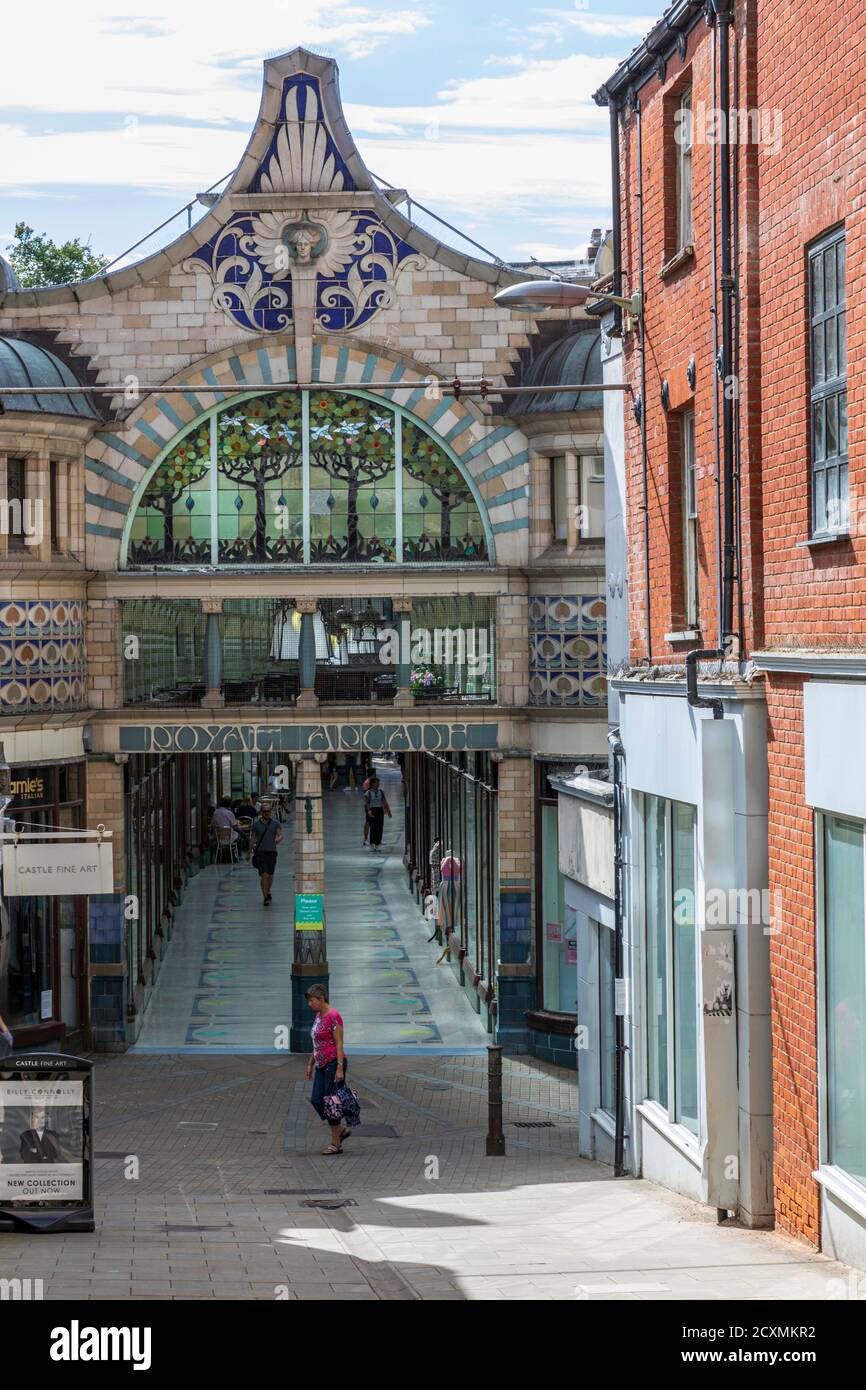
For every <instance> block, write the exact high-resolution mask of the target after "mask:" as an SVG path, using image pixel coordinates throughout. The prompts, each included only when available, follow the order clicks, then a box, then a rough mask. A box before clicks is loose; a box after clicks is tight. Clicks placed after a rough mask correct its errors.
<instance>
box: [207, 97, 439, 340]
mask: <svg viewBox="0 0 866 1390" xmlns="http://www.w3.org/2000/svg"><path fill="white" fill-rule="evenodd" d="M354 189H355V185H354V183H353V181H352V178H351V175H350V173H349V169H348V166H347V164H346V162H345V161H344V159H343V158H342V156H341V154H340V151H339V149H338V148H337V144H336V141H335V140H334V137H333V133H332V132H331V130H330V129H329V128H328V124H327V121H326V119H325V111H324V104H323V101H322V93H321V90H320V86H319V79H318V77H313V76H311V75H310V74H309V73H296V74H295V75H293V76H292V77H287V78H286V79H285V80H284V82H283V91H282V96H281V105H280V117H279V120H278V121H277V124H276V127H275V133H274V136H273V138H272V140H271V143H270V145H269V147H268V150H267V152H266V154H265V156H264V158H263V160H262V163H261V166H260V167H259V170H258V172H257V174H256V175H255V177H254V179H253V182H252V186H251V189H250V192H251V194H253V195H254V196H255V198H256V200H257V207H254V208H250V209H248V210H244V209H243V208H242V207H241V208H240V209H239V210H238V212H237V213H236V215H235V216H234V217H232V218H231V220H230V221H229V222H227V223H226V224H225V226H223V227H221V228H220V230H219V231H218V232H217V233H216V234H215V235H214V236H212V237H211V239H210V241H208V242H207V243H206V244H205V245H204V246H202V247H200V248H199V250H197V251H195V252H194V253H193V255H192V257H191V258H190V260H189V262H188V263H187V266H188V268H189V269H193V270H199V271H200V270H201V269H202V268H204V269H205V270H206V271H207V273H208V275H209V276H210V279H211V282H212V285H213V295H212V303H213V304H214V307H215V308H217V309H222V310H223V312H224V313H226V314H227V315H228V316H229V317H230V318H231V319H233V320H234V322H235V323H236V324H237V325H238V327H240V328H243V329H246V330H247V331H248V332H251V333H282V332H284V331H285V330H286V329H287V328H288V327H289V325H290V324H291V322H292V319H293V315H294V304H295V302H296V300H297V298H298V294H299V293H300V294H301V295H302V296H303V295H305V294H306V293H307V289H308V288H309V281H310V279H312V280H313V312H314V315H315V320H316V323H317V325H318V326H319V327H320V328H322V329H325V330H326V331H327V332H334V331H339V332H343V331H345V330H347V329H350V328H359V327H360V326H361V325H362V324H364V323H366V322H367V320H368V319H370V318H372V316H373V315H374V314H375V313H377V312H378V311H379V310H380V309H384V308H386V307H387V306H389V305H391V304H393V303H394V302H395V280H396V277H397V275H398V274H399V273H400V272H401V271H402V270H406V269H419V268H420V267H421V265H422V264H423V262H422V260H421V258H419V257H418V256H417V255H414V254H413V249H412V247H411V246H410V245H409V243H408V242H406V241H403V239H402V238H401V237H399V236H398V235H397V234H396V233H395V232H392V231H390V230H389V228H388V227H386V226H385V224H384V222H383V221H382V220H381V218H380V217H379V216H378V214H377V213H376V212H375V211H374V210H373V208H371V207H370V206H369V205H368V204H369V198H370V194H369V193H367V194H366V195H365V193H364V192H363V191H362V192H359V193H358V199H357V203H356V204H355V205H353V206H349V207H330V208H329V207H326V206H324V205H322V206H319V205H318V204H315V206H311V205H310V201H309V199H308V200H307V202H306V203H305V200H304V194H305V193H313V194H316V195H317V194H325V193H332V194H335V193H347V192H353V191H354ZM267 194H272V195H273V198H274V205H273V210H272V211H268V210H266V209H261V199H262V197H263V196H264V195H267ZM286 195H292V196H291V200H290V201H289V206H288V207H287V206H286ZM236 196H237V198H239V199H242V197H243V195H242V194H240V193H239V194H237V195H236ZM305 208H308V210H305ZM300 282H306V288H305V287H304V285H302V284H301V283H300Z"/></svg>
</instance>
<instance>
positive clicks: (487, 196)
mask: <svg viewBox="0 0 866 1390" xmlns="http://www.w3.org/2000/svg"><path fill="white" fill-rule="evenodd" d="M130 130H131V132H132V133H127V130H126V128H124V127H118V128H116V129H114V130H101V131H83V132H82V131H74V132H69V133H67V134H65V135H48V136H45V135H29V134H28V133H27V132H26V131H24V130H22V129H20V128H18V127H15V126H9V125H7V126H0V145H2V148H3V151H4V173H5V176H6V178H7V179H8V180H9V182H10V183H11V184H13V185H20V186H22V187H23V186H24V185H34V184H35V185H37V186H41V187H42V188H43V189H45V188H46V187H47V186H49V185H52V184H75V183H80V184H90V185H103V186H114V187H135V188H138V189H141V190H143V191H144V190H147V191H150V192H163V193H174V194H177V195H178V197H179V201H181V200H183V201H185V200H186V199H187V198H191V197H192V196H193V195H194V194H195V193H197V192H200V191H201V190H202V189H204V188H206V187H207V186H208V184H210V183H213V182H214V181H215V180H216V179H217V178H219V177H220V176H221V175H222V174H224V173H226V172H228V170H230V169H232V168H233V167H234V165H235V164H236V163H237V161H238V159H239V157H240V155H241V153H242V151H243V148H244V145H245V143H246V137H245V136H242V135H239V134H238V132H236V131H226V130H220V129H217V128H215V127H212V126H199V127H194V126H187V127H183V128H182V130H179V129H178V128H177V127H175V126H172V125H161V124H154V125H144V124H142V125H139V126H138V127H131V128H130ZM179 134H183V135H184V137H185V138H184V139H183V140H180V139H179V138H178V136H179ZM361 153H362V155H363V158H364V160H365V162H366V163H367V164H368V166H369V167H370V168H372V169H373V170H375V172H376V173H377V174H379V175H381V176H382V177H383V178H386V179H387V180H388V181H389V183H392V184H395V185H397V186H398V187H401V188H403V187H405V188H408V189H409V190H410V192H411V193H412V194H413V195H414V196H415V197H416V198H418V199H419V200H420V201H421V202H422V203H427V204H428V205H430V206H431V207H432V208H433V210H434V211H436V210H438V209H440V208H441V209H442V210H443V211H444V210H445V209H447V208H449V207H450V208H454V207H455V206H462V207H464V208H465V207H470V208H473V209H474V210H475V211H476V212H477V213H478V214H483V212H485V211H488V210H490V209H491V208H500V209H505V208H507V209H509V210H511V211H512V212H515V211H516V210H517V209H518V208H519V206H520V205H521V204H524V205H526V204H528V203H529V202H534V201H536V200H537V201H539V202H542V203H543V202H546V201H548V200H550V199H563V200H568V201H569V202H571V201H573V200H575V199H577V200H581V199H588V200H590V201H593V202H596V203H598V202H602V203H603V202H605V201H606V198H607V178H608V166H609V159H608V153H607V144H606V142H605V140H604V139H602V138H599V139H594V140H581V139H578V138H577V137H575V136H570V135H565V134H548V135H547V136H545V138H544V139H543V140H539V138H538V136H537V135H532V134H530V133H525V134H514V135H511V136H509V138H508V139H507V140H503V139H502V138H501V137H500V136H497V135H493V134H468V133H465V132H448V133H447V134H443V135H442V136H441V138H439V139H436V140H430V139H425V138H424V137H423V135H420V136H417V137H396V138H395V137H390V136H387V135H384V136H372V137H370V138H368V139H365V140H364V141H362V142H361Z"/></svg>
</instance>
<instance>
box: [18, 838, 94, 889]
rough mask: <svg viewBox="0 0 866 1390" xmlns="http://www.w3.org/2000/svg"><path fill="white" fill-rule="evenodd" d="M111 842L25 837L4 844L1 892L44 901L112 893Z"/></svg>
mask: <svg viewBox="0 0 866 1390" xmlns="http://www.w3.org/2000/svg"><path fill="white" fill-rule="evenodd" d="M113 891H114V870H113V866H112V857H111V841H110V840H103V841H101V842H100V841H98V840H96V839H93V840H84V841H82V840H70V841H66V840H54V841H53V842H52V843H49V844H45V843H39V842H38V841H35V840H27V839H25V838H24V837H21V838H20V840H19V839H15V840H11V839H7V840H6V841H5V842H4V844H3V892H4V894H5V895H6V897H12V898H37V897H38V898H43V897H48V898H50V897H58V896H59V895H61V894H63V895H67V894H68V895H74V894H76V893H112V892H113Z"/></svg>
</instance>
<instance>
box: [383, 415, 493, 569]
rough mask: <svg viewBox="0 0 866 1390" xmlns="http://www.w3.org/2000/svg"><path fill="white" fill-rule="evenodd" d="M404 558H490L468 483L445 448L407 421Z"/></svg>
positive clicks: (404, 476) (404, 470) (404, 473)
mask: <svg viewBox="0 0 866 1390" xmlns="http://www.w3.org/2000/svg"><path fill="white" fill-rule="evenodd" d="M403 558H404V559H406V560H486V559H487V545H486V542H485V539H484V528H483V527H482V525H481V517H480V515H479V513H478V508H477V507H476V505H475V501H474V499H473V497H472V493H471V492H470V490H469V487H468V485H467V483H466V482H465V481H464V479H463V478H462V477H461V475H460V474H459V473H458V472H457V469H456V468H455V467H454V465H453V463H452V462H451V460H450V459H449V458H448V455H447V454H446V453H445V451H444V449H441V448H440V447H439V445H438V444H437V443H436V441H435V440H434V439H431V437H430V435H428V434H425V433H424V431H423V430H421V429H419V428H418V426H417V425H413V424H412V422H411V421H409V420H406V421H405V422H404V424H403Z"/></svg>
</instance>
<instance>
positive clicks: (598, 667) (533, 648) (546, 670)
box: [529, 594, 607, 705]
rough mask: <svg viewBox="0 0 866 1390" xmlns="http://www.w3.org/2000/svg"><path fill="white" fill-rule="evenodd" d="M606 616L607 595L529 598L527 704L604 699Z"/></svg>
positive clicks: (598, 702)
mask: <svg viewBox="0 0 866 1390" xmlns="http://www.w3.org/2000/svg"><path fill="white" fill-rule="evenodd" d="M605 621H606V606H605V601H604V599H603V598H598V597H595V596H593V595H583V594H575V595H556V596H551V595H544V596H540V597H536V598H533V599H532V600H531V601H530V604H529V642H530V652H529V666H530V672H529V703H530V704H531V705H602V704H604V702H605V700H606V699H607V682H606V679H605V671H606V666H607V632H606V626H605Z"/></svg>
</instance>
